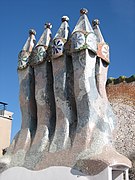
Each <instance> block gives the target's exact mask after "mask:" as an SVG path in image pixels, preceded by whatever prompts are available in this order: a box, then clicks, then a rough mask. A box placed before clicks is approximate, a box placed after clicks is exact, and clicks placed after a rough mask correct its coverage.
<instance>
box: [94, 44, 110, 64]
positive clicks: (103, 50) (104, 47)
mask: <svg viewBox="0 0 135 180" xmlns="http://www.w3.org/2000/svg"><path fill="white" fill-rule="evenodd" d="M97 56H98V57H100V58H101V59H103V60H104V61H106V62H107V63H110V60H109V46H108V44H106V43H99V44H98V51H97Z"/></svg>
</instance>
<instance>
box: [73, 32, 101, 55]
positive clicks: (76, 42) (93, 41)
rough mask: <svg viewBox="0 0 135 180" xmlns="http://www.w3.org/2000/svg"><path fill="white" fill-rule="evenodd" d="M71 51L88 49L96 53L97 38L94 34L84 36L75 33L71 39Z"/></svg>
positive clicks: (80, 33)
mask: <svg viewBox="0 0 135 180" xmlns="http://www.w3.org/2000/svg"><path fill="white" fill-rule="evenodd" d="M71 41H72V45H71V48H72V50H73V51H75V50H81V49H86V48H88V49H90V50H91V51H93V52H95V53H96V52H97V37H96V35H95V34H94V33H89V34H88V35H84V33H82V32H75V33H74V34H73V35H72V38H71Z"/></svg>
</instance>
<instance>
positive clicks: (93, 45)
mask: <svg viewBox="0 0 135 180" xmlns="http://www.w3.org/2000/svg"><path fill="white" fill-rule="evenodd" d="M86 44H87V45H88V49H90V50H92V51H93V52H97V37H96V35H95V34H94V33H89V34H88V36H87V38H86Z"/></svg>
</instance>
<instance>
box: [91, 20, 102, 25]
mask: <svg viewBox="0 0 135 180" xmlns="http://www.w3.org/2000/svg"><path fill="white" fill-rule="evenodd" d="M99 24H100V21H99V19H94V20H93V21H92V25H93V26H96V25H99Z"/></svg>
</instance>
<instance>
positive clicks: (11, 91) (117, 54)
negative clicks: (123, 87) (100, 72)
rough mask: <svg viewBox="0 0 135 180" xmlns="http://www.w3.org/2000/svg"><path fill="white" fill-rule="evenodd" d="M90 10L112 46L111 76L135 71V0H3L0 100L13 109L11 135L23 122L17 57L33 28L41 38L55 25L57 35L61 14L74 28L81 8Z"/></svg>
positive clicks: (129, 74) (0, 4) (90, 15)
mask: <svg viewBox="0 0 135 180" xmlns="http://www.w3.org/2000/svg"><path fill="white" fill-rule="evenodd" d="M83 7H85V8H87V9H88V10H89V13H88V17H89V20H90V22H92V20H93V19H95V18H98V19H99V20H100V28H101V30H102V33H103V35H104V38H105V40H106V42H107V43H108V44H109V45H110V51H111V57H110V58H111V64H110V68H109V73H108V77H110V76H111V77H115V78H117V77H119V76H121V75H125V76H127V77H129V76H131V75H133V74H135V58H134V52H135V49H134V47H135V0H66V1H65V0H37V1H36V0H23V1H20V0H0V24H1V25H0V82H1V84H0V101H4V102H7V103H8V110H9V111H12V112H14V115H13V125H12V138H13V137H14V136H15V134H16V133H17V131H18V130H19V129H20V125H21V113H20V105H19V82H18V76H17V56H18V53H19V51H20V50H21V48H22V46H23V45H24V43H25V41H26V39H27V37H28V30H29V29H30V28H34V29H35V30H36V32H37V35H36V39H37V41H38V39H39V37H40V36H41V34H42V32H43V30H44V29H43V28H44V23H45V22H51V23H52V25H53V28H52V33H53V35H55V33H56V31H57V29H58V28H59V26H60V23H61V17H62V16H63V15H67V16H69V18H70V21H69V25H70V29H71V31H72V30H73V28H74V26H75V24H76V23H77V20H78V18H79V14H80V13H79V11H80V9H81V8H83Z"/></svg>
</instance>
